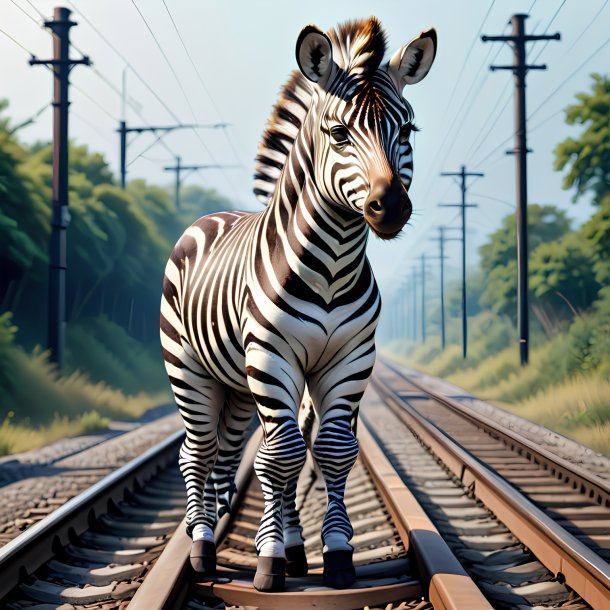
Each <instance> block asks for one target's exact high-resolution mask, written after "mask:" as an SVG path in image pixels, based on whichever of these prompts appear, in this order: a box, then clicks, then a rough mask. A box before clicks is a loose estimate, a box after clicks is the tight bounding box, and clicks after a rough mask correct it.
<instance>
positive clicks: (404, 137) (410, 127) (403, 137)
mask: <svg viewBox="0 0 610 610" xmlns="http://www.w3.org/2000/svg"><path fill="white" fill-rule="evenodd" d="M414 131H419V129H418V128H417V127H416V125H414V124H413V123H405V124H404V125H403V126H402V127H401V128H400V141H401V142H407V141H408V140H409V138H410V137H411V133H412V132H414Z"/></svg>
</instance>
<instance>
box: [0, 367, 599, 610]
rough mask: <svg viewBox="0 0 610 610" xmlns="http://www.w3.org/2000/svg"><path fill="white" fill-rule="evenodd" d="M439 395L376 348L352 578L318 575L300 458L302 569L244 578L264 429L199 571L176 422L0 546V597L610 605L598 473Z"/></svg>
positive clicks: (191, 603) (151, 608)
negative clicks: (291, 574) (270, 578)
mask: <svg viewBox="0 0 610 610" xmlns="http://www.w3.org/2000/svg"><path fill="white" fill-rule="evenodd" d="M447 402H449V403H452V402H454V401H453V400H452V399H451V398H448V397H445V396H441V395H434V396H433V395H431V394H430V393H428V392H426V391H424V388H423V387H420V386H419V385H418V380H417V379H412V378H411V377H410V375H409V374H408V373H407V372H405V371H404V370H402V369H400V368H398V367H396V366H395V365H391V364H389V363H387V362H384V361H381V362H380V363H379V365H378V366H377V367H376V372H375V376H374V380H373V383H372V387H371V388H370V389H369V391H367V394H366V395H365V399H364V400H363V404H362V410H361V412H362V418H361V425H360V427H359V431H358V437H359V442H360V448H361V453H360V459H359V461H358V463H357V464H356V466H355V468H354V470H353V472H352V474H351V475H350V479H349V481H348V487H347V495H346V504H347V506H348V511H349V513H350V516H351V519H352V522H353V525H354V538H353V544H354V547H355V552H354V561H355V565H356V572H357V581H356V584H355V585H354V587H352V588H350V589H348V590H341V591H339V590H333V589H328V588H326V587H324V586H323V584H322V570H321V566H322V557H321V548H320V527H321V522H322V516H323V513H324V509H325V491H324V487H323V484H322V483H321V481H320V479H319V478H318V476H317V473H316V470H315V468H314V466H313V464H312V462H311V460H310V458H308V462H307V465H306V467H305V469H304V471H303V473H302V475H301V480H300V486H299V490H300V491H299V494H300V496H299V503H300V506H301V515H302V521H303V525H304V529H305V537H306V549H307V554H308V560H309V565H310V572H309V575H308V576H307V577H303V578H287V590H286V591H285V592H283V593H260V592H258V591H256V590H255V589H254V588H253V587H252V584H251V583H252V578H253V575H254V570H255V566H256V555H255V551H254V543H253V539H254V535H255V533H256V529H257V526H258V521H259V519H260V515H261V512H262V497H261V492H260V488H259V486H258V481H257V479H256V477H254V476H252V471H251V467H250V465H251V463H252V459H253V455H254V452H255V451H256V449H257V446H258V442H259V440H260V439H259V436H258V434H259V433H258V432H255V433H254V434H253V436H252V438H251V440H250V442H249V444H248V447H247V449H246V452H247V454H246V455H245V456H244V459H243V460H242V464H241V466H240V469H239V471H238V477H237V488H238V492H239V493H238V494H237V495H236V498H235V505H234V506H235V510H234V511H233V512H234V518H232V519H230V518H228V516H227V517H225V518H223V519H222V520H221V521H220V523H219V526H218V530H217V532H216V534H217V540H219V541H221V542H220V543H219V545H218V561H219V567H220V569H219V574H218V576H217V577H216V578H215V579H214V580H210V581H198V580H197V579H196V578H194V577H193V575H192V574H191V573H190V566H189V559H188V554H189V550H190V540H189V539H188V537H187V536H186V534H185V529H184V524H183V523H182V520H183V517H184V503H185V493H184V485H183V482H182V479H181V477H180V473H179V472H178V470H177V467H176V462H177V450H178V447H179V444H180V442H181V438H182V435H181V434H175V435H173V436H172V437H170V438H168V439H167V440H166V441H165V442H164V443H162V444H161V445H159V446H157V447H155V448H153V449H151V450H149V451H148V452H147V453H146V454H144V455H142V456H141V457H140V458H137V459H136V460H133V461H132V462H130V463H129V464H127V465H126V466H124V467H123V468H121V469H120V470H118V471H116V472H115V473H113V474H112V475H110V476H108V477H106V478H105V479H103V480H102V481H100V482H99V483H97V484H96V485H94V486H93V487H91V488H90V489H89V490H87V491H86V492H85V493H83V494H81V495H80V496H78V497H76V498H74V499H73V500H71V501H70V502H68V503H67V504H66V505H65V506H63V507H62V508H60V509H58V510H57V511H55V513H53V514H52V515H51V516H50V517H49V518H47V519H43V520H42V521H40V522H39V523H37V524H36V525H34V526H32V527H31V528H30V529H29V530H28V531H26V532H25V533H24V534H23V535H22V536H20V537H19V538H17V539H15V540H13V541H12V542H10V543H9V544H7V545H6V546H5V547H3V548H2V549H0V599H1V600H2V601H1V604H0V605H1V606H2V607H6V608H9V609H10V610H23V609H26V608H27V609H28V610H47V609H50V608H58V607H61V609H62V610H71V609H75V608H96V609H100V610H102V609H103V610H110V609H111V608H118V609H121V610H124V609H125V608H126V607H127V606H129V609H130V610H157V609H158V610H161V609H164V610H165V609H169V608H172V609H173V608H187V609H189V610H205V609H208V608H224V607H242V608H257V607H258V608H270V609H271V608H278V609H280V608H282V609H284V608H290V610H299V609H301V608H303V609H304V608H323V609H326V608H329V609H330V608H336V609H340V608H345V609H346V610H348V609H351V608H363V607H365V606H366V607H369V608H384V609H391V608H395V609H398V608H401V609H403V610H406V609H407V608H412V609H418V610H424V609H426V610H427V609H429V608H435V609H440V608H447V609H449V608H460V609H463V610H478V609H479V608H492V607H493V608H507V609H508V608H519V609H522V608H526V607H536V608H555V607H561V608H564V610H581V609H584V608H590V607H593V608H600V609H601V608H607V607H610V578H609V574H610V572H609V566H608V564H607V563H606V560H607V558H608V557H607V553H606V551H607V549H608V547H607V546H604V541H605V540H606V539H607V534H608V532H607V531H606V529H605V527H606V517H607V513H608V511H610V509H609V508H608V504H607V503H606V499H605V498H606V496H604V495H603V494H602V491H603V487H601V488H598V487H599V485H600V482H599V481H598V480H597V477H595V475H591V473H588V475H585V474H584V473H580V472H578V473H576V474H579V475H581V476H582V477H583V478H584V477H585V476H587V477H588V478H587V481H588V483H587V485H584V484H583V482H582V481H581V480H580V479H579V482H578V483H577V484H576V483H575V482H574V481H576V479H575V478H574V477H575V476H576V474H575V470H574V467H573V465H568V464H564V463H563V462H561V460H560V461H559V462H558V464H559V465H557V464H556V465H555V466H552V462H553V460H552V457H553V456H551V455H547V454H546V453H545V452H544V451H543V452H542V455H541V454H540V452H537V453H536V452H534V449H535V448H528V449H527V450H526V449H525V447H521V446H519V445H518V443H517V440H518V439H516V438H515V435H516V433H514V431H509V432H510V433H511V434H512V436H511V435H509V436H505V434H507V432H506V430H504V431H502V430H496V429H492V424H493V422H484V421H481V420H480V419H476V418H475V416H474V415H473V414H472V413H468V410H467V409H465V408H464V407H463V405H461V407H462V408H461V409H452V408H450V407H449V406H443V405H445V404H446V403H447ZM388 407H389V408H388ZM487 426H489V428H488V427H487ZM516 436H518V435H516ZM509 437H510V438H509ZM498 443H499V444H498ZM538 449H539V448H538ZM477 451H478V452H479V453H477ZM542 458H544V460H543V459H542ZM559 467H561V469H562V470H561V472H560V470H558V468H559ZM553 468H555V469H553ZM569 468H572V470H571V471H570V472H571V474H570V476H569V477H568V474H567V472H568V469H569ZM511 477H512V479H511ZM551 479H552V481H551ZM515 481H516V482H515ZM533 482H535V483H536V485H535V486H532V483H533ZM517 483H519V484H520V485H521V487H519V488H517V486H516V484H517ZM603 484H606V483H601V485H603ZM594 485H595V486H598V487H594ZM560 488H561V489H562V490H563V491H561V489H560ZM568 488H569V489H570V490H571V491H570V494H568V493H567V492H566V489H568ZM539 489H542V490H543V491H542V493H539ZM528 493H529V495H527V494H528ZM573 494H577V495H578V502H576V497H575V496H574V495H573ZM551 496H552V497H554V498H555V500H554V501H551V499H550V497H551ZM562 497H563V500H565V504H561V503H560V500H561V499H562ZM542 501H544V502H546V504H545V506H544V507H542V504H541V502H542ZM524 507H525V508H524ZM544 511H547V512H544ZM589 526H590V527H589ZM575 527H577V528H578V531H576V530H575V529H574V528H575ZM564 534H565V536H566V537H564ZM604 536H605V538H604Z"/></svg>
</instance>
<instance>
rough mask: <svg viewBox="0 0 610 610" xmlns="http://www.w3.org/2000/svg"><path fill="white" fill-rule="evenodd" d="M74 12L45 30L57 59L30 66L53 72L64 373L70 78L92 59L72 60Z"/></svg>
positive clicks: (57, 285)
mask: <svg viewBox="0 0 610 610" xmlns="http://www.w3.org/2000/svg"><path fill="white" fill-rule="evenodd" d="M70 12H71V11H70V10H69V9H67V8H62V7H56V8H55V10H54V12H53V19H52V20H51V21H45V23H44V25H45V27H47V28H49V30H51V33H52V34H53V59H37V58H36V57H32V58H31V59H30V65H32V66H36V65H46V66H51V71H52V72H53V203H52V212H51V242H50V248H49V296H48V347H49V350H50V352H51V360H52V361H53V362H55V363H56V364H57V367H58V369H59V370H60V371H61V368H62V366H63V361H64V348H65V343H66V269H67V257H66V252H67V242H66V233H67V229H68V224H69V223H70V212H69V209H68V161H69V159H68V147H69V142H68V108H69V106H70V100H69V96H68V88H69V84H70V82H69V78H68V77H69V74H70V70H71V69H72V67H73V66H75V65H78V64H84V65H90V63H91V62H90V61H89V58H88V57H83V58H81V59H70V28H71V27H72V26H74V25H76V23H75V22H74V21H70Z"/></svg>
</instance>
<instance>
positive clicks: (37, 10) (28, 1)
mask: <svg viewBox="0 0 610 610" xmlns="http://www.w3.org/2000/svg"><path fill="white" fill-rule="evenodd" d="M25 1H26V2H27V3H28V4H29V5H30V6H31V7H32V8H33V9H34V10H35V11H36V12H37V13H38V16H39V17H40V18H41V19H42V20H43V21H44V20H45V19H46V16H45V15H44V13H43V12H42V11H41V10H39V9H38V8H37V7H36V6H35V5H34V3H33V2H31V1H30V0H25Z"/></svg>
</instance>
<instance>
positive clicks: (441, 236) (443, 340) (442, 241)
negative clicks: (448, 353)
mask: <svg viewBox="0 0 610 610" xmlns="http://www.w3.org/2000/svg"><path fill="white" fill-rule="evenodd" d="M450 228H451V227H439V228H438V232H439V236H438V237H437V238H436V240H437V241H438V244H439V256H438V260H439V262H440V283H441V347H442V348H443V349H445V346H446V344H447V341H446V333H445V259H446V258H448V257H446V256H445V242H447V241H453V240H456V241H457V239H458V238H456V237H446V235H445V231H447V230H448V229H450Z"/></svg>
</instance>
